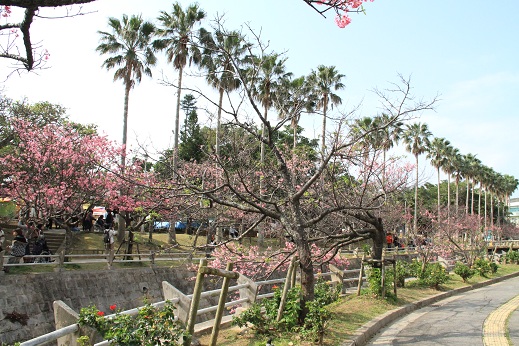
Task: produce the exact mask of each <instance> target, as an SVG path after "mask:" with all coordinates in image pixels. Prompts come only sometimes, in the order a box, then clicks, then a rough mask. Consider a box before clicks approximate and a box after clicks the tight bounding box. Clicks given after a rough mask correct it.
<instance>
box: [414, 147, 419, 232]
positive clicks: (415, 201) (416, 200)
mask: <svg viewBox="0 0 519 346" xmlns="http://www.w3.org/2000/svg"><path fill="white" fill-rule="evenodd" d="M415 158H416V182H415V185H414V218H413V231H414V233H415V234H416V233H417V231H418V155H415Z"/></svg>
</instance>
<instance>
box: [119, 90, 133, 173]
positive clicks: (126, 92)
mask: <svg viewBox="0 0 519 346" xmlns="http://www.w3.org/2000/svg"><path fill="white" fill-rule="evenodd" d="M131 87H132V86H131V84H130V82H127V83H126V84H125V86H124V112H123V147H124V148H123V153H122V155H121V167H122V169H123V170H124V166H125V165H126V143H127V140H128V137H127V135H128V104H129V101H130V89H131Z"/></svg>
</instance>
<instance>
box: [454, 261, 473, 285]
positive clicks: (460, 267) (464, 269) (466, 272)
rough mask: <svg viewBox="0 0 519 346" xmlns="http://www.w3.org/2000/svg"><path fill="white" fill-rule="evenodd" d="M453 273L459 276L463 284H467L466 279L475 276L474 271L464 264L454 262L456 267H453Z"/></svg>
mask: <svg viewBox="0 0 519 346" xmlns="http://www.w3.org/2000/svg"><path fill="white" fill-rule="evenodd" d="M454 273H456V274H458V275H459V276H461V278H462V279H463V282H467V280H468V279H470V278H471V277H473V276H474V274H476V271H475V270H474V269H471V268H470V267H469V266H468V265H466V264H465V263H462V262H456V265H455V266H454Z"/></svg>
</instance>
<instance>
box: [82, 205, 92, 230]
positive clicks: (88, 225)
mask: <svg viewBox="0 0 519 346" xmlns="http://www.w3.org/2000/svg"><path fill="white" fill-rule="evenodd" d="M93 222H94V213H93V212H92V208H88V209H87V210H86V212H85V218H84V219H83V231H87V232H91V231H92V226H93Z"/></svg>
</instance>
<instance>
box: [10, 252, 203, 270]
mask: <svg viewBox="0 0 519 346" xmlns="http://www.w3.org/2000/svg"><path fill="white" fill-rule="evenodd" d="M206 257H207V254H206V253H205V252H196V253H190V252H175V253H173V252H171V253H156V252H150V253H149V254H124V253H121V254H116V253H114V251H110V252H108V253H107V252H105V253H104V254H65V253H64V252H61V253H60V254H54V255H26V256H23V257H13V256H9V255H5V254H4V252H3V251H2V252H0V264H2V263H3V267H4V268H12V267H30V266H57V267H58V268H64V267H65V265H71V264H77V265H80V264H95V263H97V264H99V263H105V264H106V265H107V266H108V267H112V265H113V264H114V263H132V262H142V263H150V264H156V263H157V262H161V261H169V262H170V261H179V262H182V261H193V260H200V259H201V258H206ZM130 258H132V259H130Z"/></svg>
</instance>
